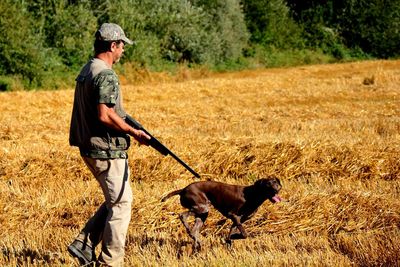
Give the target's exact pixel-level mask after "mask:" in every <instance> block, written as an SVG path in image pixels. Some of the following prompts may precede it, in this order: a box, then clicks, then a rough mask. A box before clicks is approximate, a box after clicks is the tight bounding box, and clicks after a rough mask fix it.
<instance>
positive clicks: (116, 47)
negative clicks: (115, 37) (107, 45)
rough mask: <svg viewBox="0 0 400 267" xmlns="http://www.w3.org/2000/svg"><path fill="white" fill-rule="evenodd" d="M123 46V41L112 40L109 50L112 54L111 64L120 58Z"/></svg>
mask: <svg viewBox="0 0 400 267" xmlns="http://www.w3.org/2000/svg"><path fill="white" fill-rule="evenodd" d="M124 46H125V44H124V42H120V43H117V42H113V43H112V44H111V51H112V54H113V64H115V63H117V62H118V61H119V60H120V59H121V57H122V54H123V53H124Z"/></svg>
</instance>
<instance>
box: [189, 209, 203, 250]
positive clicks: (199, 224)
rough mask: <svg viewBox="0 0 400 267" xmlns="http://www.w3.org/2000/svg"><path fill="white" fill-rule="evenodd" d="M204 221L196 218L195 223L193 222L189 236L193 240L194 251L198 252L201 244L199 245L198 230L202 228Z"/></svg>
mask: <svg viewBox="0 0 400 267" xmlns="http://www.w3.org/2000/svg"><path fill="white" fill-rule="evenodd" d="M203 224H204V221H203V220H202V218H200V217H196V219H195V221H194V226H193V229H192V232H191V235H192V237H193V239H194V249H195V250H198V249H200V247H201V243H200V239H199V233H200V229H201V227H202V226H203Z"/></svg>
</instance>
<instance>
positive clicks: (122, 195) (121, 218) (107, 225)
mask: <svg viewBox="0 0 400 267" xmlns="http://www.w3.org/2000/svg"><path fill="white" fill-rule="evenodd" d="M83 160H84V162H85V163H86V165H87V166H88V167H89V169H90V171H91V172H92V173H93V175H94V176H95V177H96V179H97V181H98V182H99V183H100V186H101V189H102V191H103V194H104V197H105V202H104V203H103V204H102V205H101V206H100V207H99V209H98V210H97V212H96V213H95V214H94V215H93V217H92V218H90V219H89V221H88V222H87V223H86V225H85V227H84V228H83V230H82V231H81V233H80V234H79V235H78V237H77V239H79V240H81V241H84V242H86V244H88V245H89V246H91V247H92V248H93V249H94V247H95V246H96V245H97V244H99V243H100V241H102V248H101V253H100V255H99V257H98V263H100V264H103V265H107V266H122V265H123V261H124V254H125V240H126V235H127V232H128V226H129V222H130V219H131V206H132V200H133V196H132V190H131V187H130V183H129V174H130V172H129V168H128V162H127V159H92V158H86V157H83Z"/></svg>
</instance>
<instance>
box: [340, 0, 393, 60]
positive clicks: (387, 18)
mask: <svg viewBox="0 0 400 267" xmlns="http://www.w3.org/2000/svg"><path fill="white" fill-rule="evenodd" d="M339 23H340V27H341V32H342V35H343V37H344V38H345V40H346V43H347V45H348V46H350V47H352V48H358V47H360V48H361V49H362V50H363V51H364V52H366V53H369V54H371V55H373V56H375V57H379V58H390V57H396V56H397V57H398V56H400V49H399V47H400V45H399V44H400V0H369V1H366V0H357V1H355V0H347V1H346V4H345V6H344V9H343V12H342V15H341V17H340V21H339Z"/></svg>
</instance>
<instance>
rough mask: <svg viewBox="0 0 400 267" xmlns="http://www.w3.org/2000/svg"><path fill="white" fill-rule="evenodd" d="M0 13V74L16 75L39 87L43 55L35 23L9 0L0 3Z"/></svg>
mask: <svg viewBox="0 0 400 267" xmlns="http://www.w3.org/2000/svg"><path fill="white" fill-rule="evenodd" d="M0 13H1V14H2V15H1V17H0V66H1V67H0V74H3V75H16V74H19V75H22V76H23V77H24V78H26V79H27V80H28V82H29V83H31V84H32V83H38V84H40V82H41V80H42V77H43V68H42V64H43V61H44V60H45V53H44V49H43V46H42V45H43V42H42V40H43V39H42V38H43V36H42V35H41V33H40V32H38V31H37V27H35V26H36V23H35V21H34V20H33V18H32V16H31V15H30V14H29V12H27V10H26V9H25V8H24V6H22V5H20V4H18V2H17V3H15V2H14V1H11V0H5V1H1V2H0Z"/></svg>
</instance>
